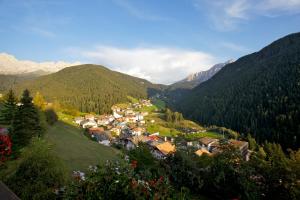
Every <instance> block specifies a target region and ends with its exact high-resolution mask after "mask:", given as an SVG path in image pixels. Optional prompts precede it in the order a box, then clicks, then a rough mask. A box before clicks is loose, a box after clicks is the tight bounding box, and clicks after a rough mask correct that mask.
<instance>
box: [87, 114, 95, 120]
mask: <svg viewBox="0 0 300 200" xmlns="http://www.w3.org/2000/svg"><path fill="white" fill-rule="evenodd" d="M84 118H85V119H86V120H95V116H94V115H91V114H88V115H85V117H84Z"/></svg>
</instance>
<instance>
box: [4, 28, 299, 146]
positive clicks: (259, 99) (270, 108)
mask: <svg viewBox="0 0 300 200" xmlns="http://www.w3.org/2000/svg"><path fill="white" fill-rule="evenodd" d="M2 57H3V55H2ZM5 57H6V58H10V57H9V56H5ZM6 60H12V62H8V63H14V62H16V61H15V60H14V59H6ZM0 63H1V62H0ZM17 63H18V62H17ZM25 63H26V62H25ZM2 65H3V64H2ZM0 66H1V65H0ZM38 66H39V67H29V68H28V70H27V71H26V72H30V73H29V74H28V73H27V75H28V76H19V75H16V74H17V71H18V68H16V69H15V70H14V71H12V70H11V71H9V70H4V69H8V67H6V68H5V67H3V66H2V67H0V70H2V72H4V71H5V73H6V74H10V73H11V74H14V75H1V76H0V83H1V87H0V92H1V90H2V91H4V90H7V89H9V88H14V89H15V91H16V92H17V93H18V94H20V93H21V91H22V90H23V89H25V88H28V89H30V90H31V91H32V92H33V93H35V92H37V91H39V92H41V93H42V94H43V95H44V96H45V98H46V99H47V100H48V101H59V102H60V103H62V104H64V105H68V106H71V107H74V108H76V109H79V110H81V111H84V112H97V113H105V112H109V111H110V107H111V105H113V104H115V103H120V102H124V101H127V98H128V96H132V97H136V98H146V97H151V96H153V95H156V94H159V95H156V96H159V97H160V98H162V99H163V100H165V101H166V102H167V104H168V106H169V107H171V108H172V109H174V110H177V111H180V112H182V113H183V114H184V116H185V117H187V118H190V119H193V120H195V121H198V122H200V123H202V124H204V125H218V126H225V127H228V128H231V129H233V130H236V131H239V132H241V133H242V134H244V135H246V134H248V133H251V134H252V135H253V136H255V138H256V139H257V141H259V142H260V143H262V142H264V141H265V140H269V141H274V142H278V143H281V144H282V145H283V146H284V147H299V146H300V126H299V122H300V33H295V34H291V35H288V36H286V37H284V38H281V39H279V40H277V41H275V42H273V43H272V44H270V45H268V46H267V47H265V48H263V49H262V50H260V51H258V52H255V53H252V54H250V55H246V56H244V57H241V58H240V59H238V60H236V61H235V62H233V61H232V60H230V61H228V62H225V63H220V64H217V65H215V66H213V67H212V68H211V69H210V70H208V71H204V72H198V73H196V74H193V75H191V76H189V77H187V78H186V79H184V80H181V81H179V82H177V83H175V84H172V85H170V86H166V85H159V84H153V83H151V82H149V81H147V80H144V79H140V78H136V77H133V76H129V75H126V74H123V73H119V72H115V71H112V70H109V69H107V68H105V67H104V66H100V65H90V64H88V65H77V66H72V67H67V68H64V65H57V67H54V68H53V67H52V68H51V70H53V71H54V73H51V74H47V73H49V70H48V69H50V67H44V68H43V67H42V68H40V66H44V64H41V65H38ZM52 66H53V65H52ZM54 66H56V65H54ZM25 68H26V65H25ZM59 68H64V69H62V70H60V71H57V70H59ZM41 69H42V70H43V71H42V72H41V71H39V72H38V73H34V72H35V71H37V70H41ZM55 71H57V72H55ZM22 72H24V71H22ZM44 72H45V73H46V74H47V75H41V73H44ZM0 73H1V71H0Z"/></svg>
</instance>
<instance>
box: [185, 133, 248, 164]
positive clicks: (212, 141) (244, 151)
mask: <svg viewBox="0 0 300 200" xmlns="http://www.w3.org/2000/svg"><path fill="white" fill-rule="evenodd" d="M226 142H227V143H228V144H229V145H231V146H233V147H235V148H236V149H238V150H239V152H240V153H241V155H242V157H243V158H244V159H245V160H249V156H250V152H249V144H248V142H246V141H240V140H234V139H229V140H227V141H226ZM187 146H189V147H194V148H196V149H197V150H196V151H195V154H197V155H198V156H202V155H203V154H207V155H214V154H217V153H221V152H222V147H221V144H220V140H219V139H216V138H210V137H203V138H199V139H198V140H196V141H191V142H187Z"/></svg>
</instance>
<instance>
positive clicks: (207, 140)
mask: <svg viewBox="0 0 300 200" xmlns="http://www.w3.org/2000/svg"><path fill="white" fill-rule="evenodd" d="M199 141H200V142H201V143H202V144H204V145H209V144H210V143H214V142H217V141H218V139H215V138H209V137H203V138H200V139H199Z"/></svg>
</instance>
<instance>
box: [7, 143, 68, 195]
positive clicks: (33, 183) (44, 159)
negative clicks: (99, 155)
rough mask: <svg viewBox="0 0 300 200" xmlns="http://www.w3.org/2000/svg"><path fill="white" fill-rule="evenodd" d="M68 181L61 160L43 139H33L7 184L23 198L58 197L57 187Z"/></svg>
mask: <svg viewBox="0 0 300 200" xmlns="http://www.w3.org/2000/svg"><path fill="white" fill-rule="evenodd" d="M66 181H67V178H66V171H65V170H64V166H63V164H62V163H61V161H60V160H59V159H58V158H57V157H56V156H54V155H52V154H51V153H50V151H49V146H48V144H47V143H46V142H45V141H43V140H39V139H36V140H33V143H32V145H31V146H30V147H29V148H28V152H26V154H25V155H24V159H23V161H22V162H21V164H20V165H19V167H18V169H17V171H16V172H15V174H14V175H12V176H11V177H10V178H9V179H8V181H7V184H8V186H9V187H10V189H12V190H13V191H14V192H15V193H16V194H17V195H18V196H19V197H20V198H21V199H24V200H26V199H28V200H34V199H36V200H39V199H56V194H55V193H54V190H55V189H60V187H62V186H64V185H65V183H66Z"/></svg>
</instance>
